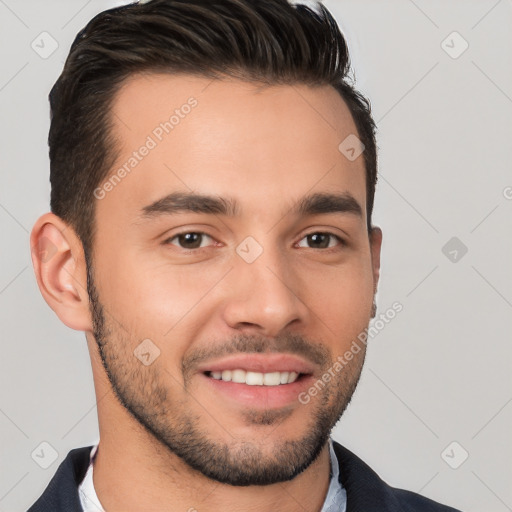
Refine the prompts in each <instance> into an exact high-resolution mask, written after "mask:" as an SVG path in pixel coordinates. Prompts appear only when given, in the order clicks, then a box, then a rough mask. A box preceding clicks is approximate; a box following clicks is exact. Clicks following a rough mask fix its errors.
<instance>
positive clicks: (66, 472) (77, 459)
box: [27, 446, 94, 512]
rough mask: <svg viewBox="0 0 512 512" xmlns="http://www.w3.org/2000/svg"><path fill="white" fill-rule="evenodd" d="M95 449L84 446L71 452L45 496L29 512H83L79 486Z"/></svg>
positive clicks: (62, 463)
mask: <svg viewBox="0 0 512 512" xmlns="http://www.w3.org/2000/svg"><path fill="white" fill-rule="evenodd" d="M93 447H94V446H84V447H82V448H74V449H73V450H71V451H69V453H68V454H67V456H66V458H65V459H64V460H63V461H62V462H61V463H60V465H59V467H58V468H57V471H56V472H55V474H54V475H53V478H52V479H51V480H50V483H49V484H48V485H47V487H46V489H45V490H44V492H43V494H42V495H41V496H40V497H39V498H38V499H37V501H36V502H35V503H34V504H33V505H32V506H31V507H30V508H29V509H28V511H27V512H59V511H63V512H64V511H65V512H74V511H76V512H82V507H81V505H80V497H79V495H78V485H79V484H80V482H81V481H82V480H83V478H84V476H85V473H86V471H87V468H88V466H89V462H90V453H91V450H92V448H93Z"/></svg>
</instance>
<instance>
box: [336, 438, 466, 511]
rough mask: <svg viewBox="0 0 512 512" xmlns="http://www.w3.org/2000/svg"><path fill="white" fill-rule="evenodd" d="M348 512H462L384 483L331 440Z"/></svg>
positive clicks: (357, 458)
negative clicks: (345, 493)
mask: <svg viewBox="0 0 512 512" xmlns="http://www.w3.org/2000/svg"><path fill="white" fill-rule="evenodd" d="M333 447H334V452H335V453H336V457H337V458H338V464H339V469H340V476H339V478H340V482H341V484H342V485H343V487H345V489H346V492H347V512H359V511H361V512H362V511H364V512H371V511H375V512H377V511H378V512H461V511H460V510H457V509H455V508H451V507H448V506H446V505H442V504H440V503H437V502H435V501H433V500H431V499H429V498H426V497H424V496H421V495H420V494H417V493H415V492H412V491H407V490H404V489H397V488H395V487H391V486H390V485H388V484H386V482H384V481H383V480H382V479H381V478H380V477H379V475H378V474H377V473H376V472H375V471H373V469H371V468H370V466H368V465H367V464H366V463H365V462H364V461H363V460H361V459H360V458H359V457H357V455H355V454H354V453H352V452H351V451H350V450H348V449H347V448H345V447H344V446H342V445H341V444H339V443H337V442H336V441H334V440H333Z"/></svg>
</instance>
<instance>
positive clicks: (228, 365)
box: [199, 354, 314, 374]
mask: <svg viewBox="0 0 512 512" xmlns="http://www.w3.org/2000/svg"><path fill="white" fill-rule="evenodd" d="M238 369H240V370H246V371H249V372H258V373H272V372H297V373H307V374H309V373H313V371H314V366H313V364H311V363H309V362H307V361H305V360H304V359H302V358H300V357H298V356H295V355H292V354H237V355H232V356H228V357H224V358H222V359H216V360H214V361H211V362H208V363H204V364H202V365H200V367H199V371H200V372H208V371H209V372H215V371H222V370H238Z"/></svg>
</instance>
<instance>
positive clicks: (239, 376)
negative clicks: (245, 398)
mask: <svg viewBox="0 0 512 512" xmlns="http://www.w3.org/2000/svg"><path fill="white" fill-rule="evenodd" d="M231 380H232V381H233V382H238V383H239V384H245V372H244V371H243V370H232V371H231Z"/></svg>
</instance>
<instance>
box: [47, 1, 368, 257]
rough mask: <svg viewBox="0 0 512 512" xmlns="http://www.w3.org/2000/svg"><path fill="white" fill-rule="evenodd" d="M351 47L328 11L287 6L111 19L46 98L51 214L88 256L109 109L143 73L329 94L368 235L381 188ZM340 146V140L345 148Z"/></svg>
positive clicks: (198, 5)
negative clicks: (346, 127)
mask: <svg viewBox="0 0 512 512" xmlns="http://www.w3.org/2000/svg"><path fill="white" fill-rule="evenodd" d="M349 70H350V59H349V54H348V48H347V44H346V42H345V39H344V37H343V35H342V34H341V32H340V30H339V28H338V25H337V23H336V21H335V20H334V18H333V17H332V16H331V14H330V13H329V11H328V10H327V9H326V8H325V7H324V6H323V5H322V4H318V12H317V11H316V10H314V9H311V8H309V7H307V6H305V5H301V4H296V5H292V4H290V3H289V2H288V1H287V0H151V1H149V2H145V3H133V4H128V5H125V6H122V7H116V8H113V9H109V10H106V11H104V12H101V13H100V14H98V15H97V16H95V17H94V18H93V19H92V20H91V21H90V22H89V23H88V24H87V25H86V26H85V27H84V28H83V29H82V30H81V31H80V32H79V33H78V34H77V36H76V38H75V40H74V42H73V44H72V46H71V49H70V52H69V55H68V58H67V60H66V63H65V65H64V69H63V71H62V73H61V75H60V77H59V78H58V80H57V82H56V83H55V85H54V86H53V88H52V90H51V92H50V95H49V99H50V108H51V125H50V132H49V137H48V144H49V153H50V182H51V210H52V212H54V213H55V214H56V215H58V216H59V217H61V218H62V219H63V220H64V221H66V222H67V223H68V224H70V225H71V226H72V227H73V229H74V230H75V232H76V233H77V235H78V237H79V238H80V240H81V241H82V244H83V246H84V249H85V251H86V254H87V252H89V250H90V249H91V248H92V243H93V238H94V205H95V200H94V196H93V191H94V189H95V188H96V187H97V186H98V184H100V183H101V182H102V181H103V180H104V179H105V178H106V177H107V176H108V173H109V171H110V169H111V167H112V166H113V165H114V163H115V160H116V158H117V155H116V151H117V149H116V140H115V139H114V136H113V132H112V127H113V120H112V116H111V115H110V106H111V104H112V100H113V97H114V95H115V93H116V92H117V91H118V90H119V88H120V86H121V85H122V83H123V81H124V80H125V79H126V78H127V77H129V76H130V75H133V74H135V73H139V72H147V71H149V72H151V71H155V72H166V73H176V72H186V73H191V74H195V75H200V76H205V77H220V76H222V75H227V76H232V77H236V78H241V79H243V80H247V81H252V82H258V83H263V84H267V85H280V84H305V85H310V86H317V85H331V86H333V87H334V88H335V89H336V90H337V91H338V92H339V93H340V95H341V97H342V98H343V99H344V101H345V102H346V104H347V106H348V108H349V109H350V112H351V114H352V117H353V119H354V122H355V125H356V127H357V130H358V136H359V138H360V139H361V142H362V143H363V144H364V147H365V150H364V153H363V156H364V161H365V166H366V196H367V197H366V202H367V222H368V231H369V230H370V228H371V214H372V210H373V200H374V194H375V185H376V182H377V154H376V153H377V151H376V142H375V123H374V121H373V119H372V116H371V108H370V103H369V101H368V100H367V99H366V98H365V97H364V96H363V95H362V94H360V93H359V92H357V91H356V90H355V89H354V87H353V86H352V85H351V84H350V83H349V81H348V80H347V78H348V73H349ZM340 142H341V141H340Z"/></svg>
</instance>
